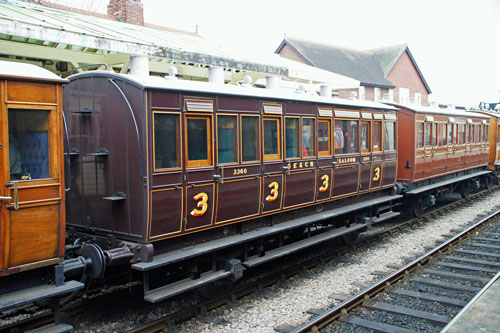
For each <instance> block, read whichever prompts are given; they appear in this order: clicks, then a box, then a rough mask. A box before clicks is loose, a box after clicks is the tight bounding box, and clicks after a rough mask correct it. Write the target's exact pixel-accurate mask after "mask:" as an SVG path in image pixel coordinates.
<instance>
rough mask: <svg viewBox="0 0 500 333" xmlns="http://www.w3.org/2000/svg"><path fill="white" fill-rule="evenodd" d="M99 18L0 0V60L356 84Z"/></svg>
mask: <svg viewBox="0 0 500 333" xmlns="http://www.w3.org/2000/svg"><path fill="white" fill-rule="evenodd" d="M104 16H105V15H98V16H90V15H83V14H80V13H76V12H70V11H65V10H61V9H56V8H50V7H45V6H40V5H36V4H33V3H28V2H22V1H15V0H0V59H2V60H9V61H19V62H27V63H32V64H35V65H38V66H42V67H44V68H46V69H48V70H50V71H52V72H54V73H56V74H58V75H60V76H63V77H65V76H68V75H70V73H71V71H72V70H73V69H75V68H78V67H81V66H86V65H94V66H89V67H87V68H80V69H76V71H77V72H81V71H84V70H87V69H96V68H100V69H103V68H104V67H107V68H108V69H112V70H114V71H115V72H120V73H127V72H128V71H129V69H130V57H131V56H145V57H148V60H149V70H150V72H151V74H152V75H162V74H165V73H168V69H169V68H170V67H171V66H172V65H175V67H176V68H177V70H178V74H179V75H180V76H182V77H183V78H184V79H189V80H207V78H208V68H209V67H222V68H223V69H224V79H225V81H226V82H232V83H236V82H237V81H240V80H242V79H243V77H244V76H246V75H250V76H251V77H252V78H253V79H254V80H256V79H258V78H262V77H265V76H269V75H276V76H279V77H282V78H286V79H287V80H292V81H299V82H306V83H325V84H328V85H330V86H331V87H332V88H340V87H342V88H344V87H357V86H359V81H356V80H353V79H351V78H348V77H345V76H342V75H338V74H335V73H332V72H328V71H324V70H320V69H317V68H314V67H312V66H308V65H304V64H301V63H298V62H295V61H291V60H288V59H284V58H280V57H279V56H277V55H275V54H273V53H271V52H270V53H269V56H264V57H263V56H256V55H250V54H245V55H243V54H240V53H239V52H234V51H232V50H230V49H228V48H227V47H224V46H221V45H219V44H217V43H214V42H213V41H210V40H209V39H206V38H203V37H200V36H199V35H197V34H195V33H189V32H181V31H178V30H175V29H164V28H156V27H148V26H141V25H135V24H129V23H123V22H118V21H114V20H110V19H107V18H105V17H104ZM256 59H257V60H256ZM96 64H97V65H96Z"/></svg>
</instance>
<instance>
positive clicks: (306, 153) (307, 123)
mask: <svg viewBox="0 0 500 333" xmlns="http://www.w3.org/2000/svg"><path fill="white" fill-rule="evenodd" d="M314 127H315V126H314V119H311V118H302V157H311V156H314V155H316V152H315V149H314V141H315V139H314V133H315V132H316V131H315V128H314Z"/></svg>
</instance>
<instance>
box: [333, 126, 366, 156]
mask: <svg viewBox="0 0 500 333" xmlns="http://www.w3.org/2000/svg"><path fill="white" fill-rule="evenodd" d="M337 121H348V122H351V121H355V122H357V138H356V140H350V141H349V142H355V143H356V150H357V151H356V152H349V153H344V152H342V153H337V152H336V151H335V150H336V149H340V148H341V149H345V145H346V143H347V142H346V140H345V137H344V129H343V128H342V127H341V128H340V129H341V130H342V141H343V142H342V143H343V144H342V147H339V148H337V135H335V149H334V151H333V153H334V155H335V156H339V155H341V156H342V155H359V154H360V147H359V128H360V127H359V125H360V123H361V119H359V118H355V119H354V118H335V119H334V124H333V126H334V129H335V130H336V129H337V127H336V126H335V124H336V123H337Z"/></svg>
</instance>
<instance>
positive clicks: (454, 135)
mask: <svg viewBox="0 0 500 333" xmlns="http://www.w3.org/2000/svg"><path fill="white" fill-rule="evenodd" d="M458 136H459V135H458V125H457V124H455V125H453V142H454V143H455V144H458Z"/></svg>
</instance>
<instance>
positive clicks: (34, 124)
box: [8, 109, 50, 180]
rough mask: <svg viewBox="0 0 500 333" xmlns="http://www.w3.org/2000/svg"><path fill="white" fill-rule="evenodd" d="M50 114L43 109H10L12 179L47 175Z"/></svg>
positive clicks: (28, 178) (47, 176) (44, 176)
mask: <svg viewBox="0 0 500 333" xmlns="http://www.w3.org/2000/svg"><path fill="white" fill-rule="evenodd" d="M49 115H50V111H45V110H43V111H42V110H18V109H11V110H9V115H8V118H9V120H8V122H9V162H10V179H11V180H30V179H41V178H49V176H50V175H49Z"/></svg>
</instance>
